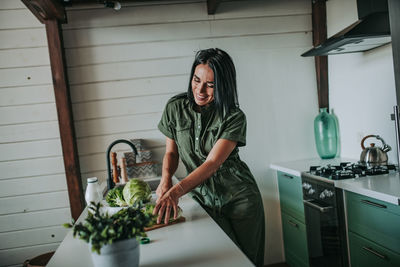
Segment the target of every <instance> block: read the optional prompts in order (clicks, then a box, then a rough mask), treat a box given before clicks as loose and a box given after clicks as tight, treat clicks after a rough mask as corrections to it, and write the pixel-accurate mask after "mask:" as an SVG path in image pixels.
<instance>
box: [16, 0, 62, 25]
mask: <svg viewBox="0 0 400 267" xmlns="http://www.w3.org/2000/svg"><path fill="white" fill-rule="evenodd" d="M21 1H22V3H24V4H25V5H26V6H27V7H28V9H29V10H30V11H31V12H32V13H33V15H35V16H36V18H37V19H38V20H39V21H40V22H41V23H43V24H44V23H45V21H46V20H49V19H56V20H58V21H60V22H61V23H66V22H67V16H66V13H65V8H64V6H63V5H62V4H61V2H60V1H52V0H21Z"/></svg>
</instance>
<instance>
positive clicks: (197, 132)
mask: <svg viewBox="0 0 400 267" xmlns="http://www.w3.org/2000/svg"><path fill="white" fill-rule="evenodd" d="M194 123H195V126H194V140H195V141H194V149H195V151H196V154H197V155H199V154H200V134H201V113H200V112H199V113H196V120H195V122H194Z"/></svg>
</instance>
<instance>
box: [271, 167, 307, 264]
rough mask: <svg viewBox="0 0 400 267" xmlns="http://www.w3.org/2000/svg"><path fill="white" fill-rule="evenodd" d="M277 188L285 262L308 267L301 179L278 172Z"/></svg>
mask: <svg viewBox="0 0 400 267" xmlns="http://www.w3.org/2000/svg"><path fill="white" fill-rule="evenodd" d="M278 187H279V198H280V205H281V214H282V231H283V242H284V247H285V256H286V262H287V264H289V265H290V266H292V267H297V266H301V267H303V266H304V267H306V266H309V263H308V249H307V235H306V226H305V219H304V206H303V190H302V187H301V178H300V177H299V176H294V175H291V174H287V173H283V172H280V171H278Z"/></svg>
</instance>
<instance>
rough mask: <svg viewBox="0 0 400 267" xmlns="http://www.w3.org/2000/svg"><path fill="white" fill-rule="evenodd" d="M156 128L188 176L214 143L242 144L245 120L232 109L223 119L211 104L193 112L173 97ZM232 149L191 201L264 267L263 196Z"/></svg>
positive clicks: (182, 99) (182, 98) (183, 98)
mask: <svg viewBox="0 0 400 267" xmlns="http://www.w3.org/2000/svg"><path fill="white" fill-rule="evenodd" d="M158 129H159V130H160V131H161V132H162V133H163V134H164V135H165V136H167V137H169V138H171V139H173V140H175V143H176V144H177V146H178V152H179V156H180V158H181V160H182V162H183V164H184V165H185V167H186V169H187V171H188V173H190V172H192V171H194V170H195V169H196V168H197V167H199V166H200V165H201V164H202V163H203V162H204V161H205V160H206V158H207V155H208V153H209V152H210V150H211V149H212V147H213V146H214V144H215V142H216V141H217V140H218V139H221V138H222V139H228V140H232V141H236V142H237V147H239V146H244V145H245V144H246V117H245V115H244V113H243V112H242V111H241V110H240V109H239V108H236V109H234V110H233V112H231V113H230V114H229V115H227V116H226V117H225V118H224V119H222V118H221V117H220V116H219V115H218V113H217V110H216V108H215V105H214V104H213V102H212V103H211V104H210V105H208V106H207V107H202V108H201V111H200V112H196V111H195V110H194V107H193V104H192V103H191V102H190V101H189V100H188V99H187V97H186V96H182V95H181V96H176V97H173V98H171V99H170V100H169V101H168V103H167V106H166V108H165V110H164V113H163V115H162V117H161V121H160V123H159V124H158ZM237 147H236V148H235V149H234V150H233V151H232V153H231V154H230V155H229V157H228V158H227V159H226V161H225V162H224V163H223V164H222V165H221V166H220V168H219V169H218V170H217V172H215V173H214V174H213V175H212V176H211V177H210V178H209V179H207V180H206V181H205V182H203V183H202V184H201V185H199V186H198V187H196V188H195V189H193V190H192V192H191V194H192V196H193V198H194V199H195V200H196V201H197V202H199V203H200V205H201V206H202V207H203V208H204V209H205V210H206V211H207V212H208V213H209V214H210V216H211V217H212V218H213V219H214V220H215V221H216V222H217V223H218V225H219V226H220V227H221V228H222V229H223V230H224V231H225V233H226V234H227V235H228V236H229V237H230V238H231V239H232V240H233V241H234V242H235V243H236V244H237V245H238V246H239V247H240V248H241V250H242V251H243V252H244V253H245V254H246V255H247V257H248V258H249V259H250V260H251V261H252V262H253V263H254V264H255V265H256V266H263V264H264V243H265V242H264V231H265V226H264V209H263V204H262V200H261V195H260V192H259V190H258V187H257V184H256V182H255V180H254V177H253V175H252V174H251V172H250V170H249V168H248V167H247V165H246V164H245V163H244V162H243V161H241V160H240V158H239V154H238V152H239V149H238V148H237Z"/></svg>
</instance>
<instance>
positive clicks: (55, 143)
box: [0, 138, 62, 162]
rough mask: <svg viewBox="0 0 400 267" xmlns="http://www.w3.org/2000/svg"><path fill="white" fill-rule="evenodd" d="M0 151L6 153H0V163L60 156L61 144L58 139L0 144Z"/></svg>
mask: <svg viewBox="0 0 400 267" xmlns="http://www.w3.org/2000/svg"><path fill="white" fill-rule="evenodd" d="M0 151H7V152H8V153H0V162H1V161H7V160H19V159H32V158H47V157H53V156H55V157H60V156H62V153H61V143H60V139H58V138H57V139H52V140H41V141H30V142H22V143H8V144H0Z"/></svg>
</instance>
